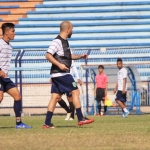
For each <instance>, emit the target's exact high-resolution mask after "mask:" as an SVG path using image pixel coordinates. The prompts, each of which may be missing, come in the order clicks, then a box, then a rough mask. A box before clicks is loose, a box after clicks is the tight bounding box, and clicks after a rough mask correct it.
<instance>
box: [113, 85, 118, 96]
mask: <svg viewBox="0 0 150 150" xmlns="http://www.w3.org/2000/svg"><path fill="white" fill-rule="evenodd" d="M117 88H118V83H116V86H115V88H114V94H115V93H116V91H117Z"/></svg>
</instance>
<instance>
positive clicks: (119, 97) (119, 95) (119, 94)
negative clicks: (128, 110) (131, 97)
mask: <svg viewBox="0 0 150 150" xmlns="http://www.w3.org/2000/svg"><path fill="white" fill-rule="evenodd" d="M116 100H118V101H121V102H123V103H125V102H126V101H127V94H126V93H125V94H122V91H118V92H117V94H116Z"/></svg>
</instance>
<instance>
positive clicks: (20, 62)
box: [19, 50, 25, 96]
mask: <svg viewBox="0 0 150 150" xmlns="http://www.w3.org/2000/svg"><path fill="white" fill-rule="evenodd" d="M24 53H25V51H24V50H23V51H22V53H21V55H20V58H19V67H20V70H19V79H20V94H21V96H22V70H21V66H22V65H21V64H22V57H23V55H24Z"/></svg>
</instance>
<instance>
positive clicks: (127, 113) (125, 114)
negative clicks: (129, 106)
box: [122, 111, 130, 118]
mask: <svg viewBox="0 0 150 150" xmlns="http://www.w3.org/2000/svg"><path fill="white" fill-rule="evenodd" d="M129 114H130V112H129V111H128V112H124V113H123V115H122V117H123V118H126V117H127V116H128V115H129Z"/></svg>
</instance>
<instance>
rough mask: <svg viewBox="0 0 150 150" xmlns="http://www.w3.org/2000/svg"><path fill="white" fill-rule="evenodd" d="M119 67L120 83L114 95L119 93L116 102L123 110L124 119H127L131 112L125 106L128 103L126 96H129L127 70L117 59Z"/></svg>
mask: <svg viewBox="0 0 150 150" xmlns="http://www.w3.org/2000/svg"><path fill="white" fill-rule="evenodd" d="M117 67H118V69H119V71H118V83H117V84H116V87H115V89H114V94H115V93H116V91H117V94H116V102H117V103H118V105H119V106H120V107H121V108H122V110H123V112H124V113H123V116H122V117H123V118H125V117H127V116H128V115H129V113H130V112H129V111H128V110H127V108H126V106H125V104H124V103H125V102H126V94H127V70H126V69H125V68H124V67H123V63H122V59H120V58H118V59H117Z"/></svg>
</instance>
